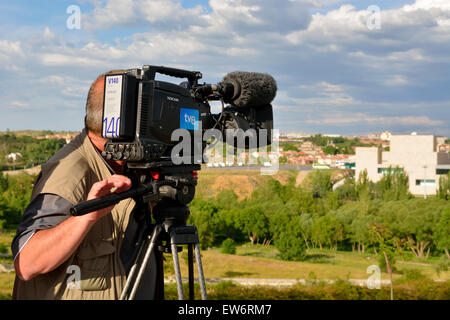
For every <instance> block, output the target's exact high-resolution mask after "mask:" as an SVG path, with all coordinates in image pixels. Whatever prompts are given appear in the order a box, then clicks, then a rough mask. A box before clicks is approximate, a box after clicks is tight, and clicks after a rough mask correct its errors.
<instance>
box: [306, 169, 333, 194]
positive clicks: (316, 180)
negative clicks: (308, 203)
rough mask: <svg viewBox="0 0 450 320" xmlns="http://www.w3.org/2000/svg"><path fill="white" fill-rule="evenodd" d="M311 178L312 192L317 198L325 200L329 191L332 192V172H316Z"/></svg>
mask: <svg viewBox="0 0 450 320" xmlns="http://www.w3.org/2000/svg"><path fill="white" fill-rule="evenodd" d="M309 176H310V179H311V190H312V193H313V196H314V197H315V198H324V197H325V196H326V194H327V193H328V192H329V191H332V189H333V182H332V181H331V172H329V171H314V172H312V173H311V174H310V175H309Z"/></svg>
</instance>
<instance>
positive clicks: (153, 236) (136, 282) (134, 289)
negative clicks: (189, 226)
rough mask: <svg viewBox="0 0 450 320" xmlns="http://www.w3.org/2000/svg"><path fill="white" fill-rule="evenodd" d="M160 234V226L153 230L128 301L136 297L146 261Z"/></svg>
mask: <svg viewBox="0 0 450 320" xmlns="http://www.w3.org/2000/svg"><path fill="white" fill-rule="evenodd" d="M160 232H161V227H160V226H156V227H155V229H154V230H153V234H152V238H151V240H150V244H149V246H148V248H147V252H146V253H145V256H144V260H142V264H141V267H140V269H139V273H138V275H137V277H136V281H135V283H134V286H133V289H132V290H131V294H130V297H129V299H130V300H133V299H134V297H135V295H136V292H137V289H138V288H139V284H140V283H141V280H142V276H143V275H144V272H145V269H146V268H147V264H148V261H149V260H150V256H151V254H152V252H153V250H154V248H155V244H156V240H157V238H158V236H159V233H160Z"/></svg>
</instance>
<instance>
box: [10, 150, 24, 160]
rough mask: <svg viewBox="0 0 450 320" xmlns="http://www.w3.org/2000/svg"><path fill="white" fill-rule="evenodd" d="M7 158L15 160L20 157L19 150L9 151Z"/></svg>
mask: <svg viewBox="0 0 450 320" xmlns="http://www.w3.org/2000/svg"><path fill="white" fill-rule="evenodd" d="M7 158H8V160H9V161H17V160H19V159H20V158H22V154H21V153H20V152H15V153H10V154H8V156H7Z"/></svg>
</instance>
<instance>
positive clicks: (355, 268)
mask: <svg viewBox="0 0 450 320" xmlns="http://www.w3.org/2000/svg"><path fill="white" fill-rule="evenodd" d="M307 253H308V255H307V258H306V260H305V261H303V262H294V261H283V260H280V259H279V258H278V251H277V249H276V248H275V247H273V246H265V247H264V246H260V245H253V246H252V245H250V244H245V245H242V246H238V247H237V251H236V254H234V255H230V254H223V253H221V252H220V248H214V249H208V250H204V251H202V262H203V269H204V274H205V277H206V278H230V277H231V278H232V277H240V278H258V279H271V278H278V279H280V278H281V279H308V278H310V277H311V275H314V276H315V277H316V278H317V279H343V280H345V279H367V278H368V277H369V276H370V274H368V273H367V267H369V266H370V265H377V264H378V262H377V260H378V256H376V255H375V254H361V253H357V252H343V251H333V250H319V249H311V250H308V251H307ZM397 259H398V262H397V264H396V267H397V269H398V270H399V273H395V274H394V275H393V278H394V279H400V278H401V277H402V274H401V272H402V271H403V270H419V271H420V272H421V273H422V274H424V275H425V276H426V277H427V278H430V279H436V280H438V279H439V280H450V271H441V272H440V273H439V274H438V273H437V272H436V265H437V263H438V261H437V260H430V261H427V262H423V261H422V262H420V263H417V262H415V261H403V260H401V258H400V257H398V258H397ZM181 260H182V261H184V260H183V259H181ZM167 261H170V259H167ZM169 263H170V262H169ZM181 269H182V274H183V275H184V276H186V275H187V264H186V263H185V261H184V262H183V263H182V264H181ZM381 278H382V279H383V280H387V279H389V277H388V274H387V273H382V274H381Z"/></svg>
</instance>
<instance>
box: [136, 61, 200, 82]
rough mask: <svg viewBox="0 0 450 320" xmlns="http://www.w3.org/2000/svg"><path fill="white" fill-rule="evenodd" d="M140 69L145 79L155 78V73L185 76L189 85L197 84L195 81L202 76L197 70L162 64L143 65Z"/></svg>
mask: <svg viewBox="0 0 450 320" xmlns="http://www.w3.org/2000/svg"><path fill="white" fill-rule="evenodd" d="M142 70H143V71H144V75H145V76H144V78H145V79H146V80H155V75H156V73H160V74H164V75H166V76H170V77H175V78H187V79H188V80H189V84H190V85H191V87H192V86H194V85H195V84H197V81H198V80H199V79H201V78H202V77H203V75H202V73H201V72H199V71H188V70H182V69H176V68H169V67H164V66H148V65H147V66H143V68H142Z"/></svg>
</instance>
